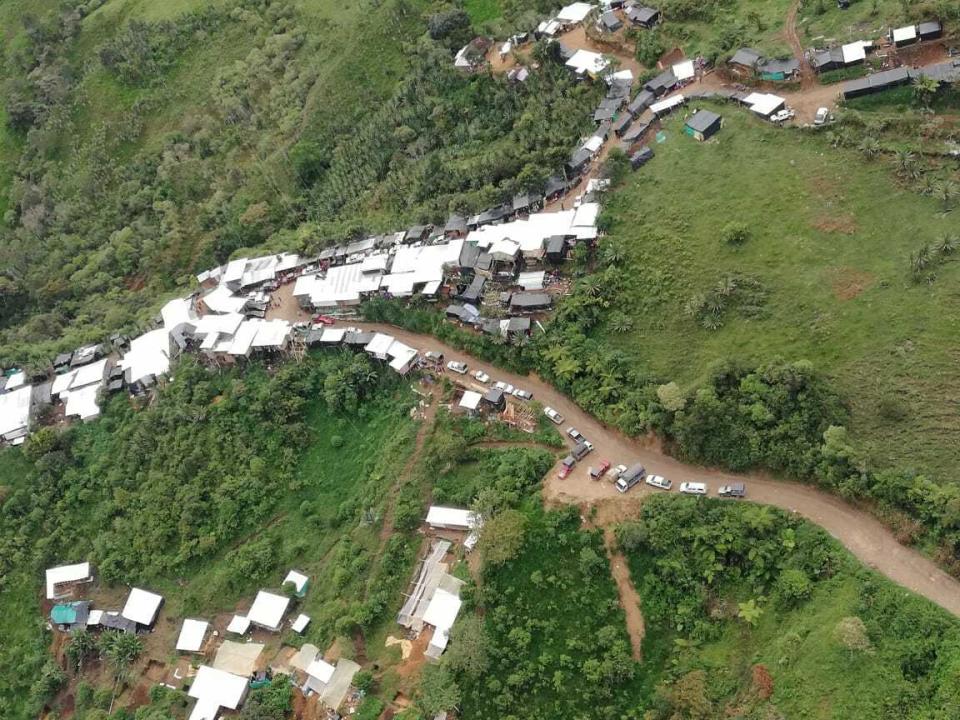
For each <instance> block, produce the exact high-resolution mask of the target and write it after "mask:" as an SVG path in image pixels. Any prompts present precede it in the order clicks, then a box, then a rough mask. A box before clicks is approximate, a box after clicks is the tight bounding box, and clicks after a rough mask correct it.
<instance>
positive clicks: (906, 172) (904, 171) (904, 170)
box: [895, 150, 920, 180]
mask: <svg viewBox="0 0 960 720" xmlns="http://www.w3.org/2000/svg"><path fill="white" fill-rule="evenodd" d="M895 160H896V164H897V175H899V176H900V177H901V178H903V179H910V180H916V179H917V178H918V177H920V166H919V165H918V164H917V156H916V155H914V154H913V153H912V152H911V151H910V150H897V152H896V155H895Z"/></svg>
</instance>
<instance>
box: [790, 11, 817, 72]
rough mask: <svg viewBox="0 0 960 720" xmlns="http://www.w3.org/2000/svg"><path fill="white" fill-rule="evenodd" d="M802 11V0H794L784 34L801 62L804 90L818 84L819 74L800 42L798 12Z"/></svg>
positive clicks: (794, 54)
mask: <svg viewBox="0 0 960 720" xmlns="http://www.w3.org/2000/svg"><path fill="white" fill-rule="evenodd" d="M799 11H800V0H793V2H792V3H791V4H790V9H789V10H788V11H787V21H786V23H785V24H784V27H783V36H784V38H785V39H786V41H787V43H789V45H790V48H791V49H792V50H793V56H794V57H795V58H796V59H797V62H799V63H800V87H801V88H803V89H804V90H810V89H812V88H814V87H816V85H817V75H816V73H815V72H814V71H813V68H812V67H810V63H809V62H808V61H807V55H806V53H804V51H803V43H801V42H800V34H799V33H798V32H797V13H798V12H799Z"/></svg>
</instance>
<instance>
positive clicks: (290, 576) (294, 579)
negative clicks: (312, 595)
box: [283, 570, 310, 593]
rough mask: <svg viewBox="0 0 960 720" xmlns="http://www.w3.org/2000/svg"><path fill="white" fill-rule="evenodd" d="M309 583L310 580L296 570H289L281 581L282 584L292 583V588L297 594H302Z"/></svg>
mask: <svg viewBox="0 0 960 720" xmlns="http://www.w3.org/2000/svg"><path fill="white" fill-rule="evenodd" d="M308 582H310V578H308V577H307V576H306V575H304V574H303V573H301V572H297V571H296V570H291V571H290V572H288V573H287V576H286V577H285V578H284V579H283V584H284V585H286V584H287V583H293V586H294V587H295V588H296V590H297V592H298V593H302V592H303V590H304V588H305V587H307V583H308Z"/></svg>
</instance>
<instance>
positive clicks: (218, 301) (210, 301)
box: [203, 285, 247, 313]
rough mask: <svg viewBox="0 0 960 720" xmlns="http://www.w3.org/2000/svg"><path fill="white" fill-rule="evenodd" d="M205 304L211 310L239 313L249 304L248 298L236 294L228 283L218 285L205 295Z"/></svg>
mask: <svg viewBox="0 0 960 720" xmlns="http://www.w3.org/2000/svg"><path fill="white" fill-rule="evenodd" d="M203 304H204V305H206V306H207V310H209V311H210V312H214V313H237V312H240V311H241V310H243V306H244V305H246V304H247V299H246V298H245V297H241V296H239V295H234V294H233V292H232V291H231V290H230V288H228V287H227V286H226V285H217V286H216V287H215V288H214V289H213V290H211V291H210V292H208V293H207V294H206V295H204V296H203Z"/></svg>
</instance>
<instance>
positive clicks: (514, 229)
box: [467, 209, 578, 254]
mask: <svg viewBox="0 0 960 720" xmlns="http://www.w3.org/2000/svg"><path fill="white" fill-rule="evenodd" d="M575 215H576V210H573V209H571V210H561V211H560V212H538V213H533V214H531V215H529V216H528V217H526V218H523V219H521V220H514V221H512V222H508V223H500V224H499V225H484V226H483V227H480V228H477V229H476V230H473V231H471V232H470V234H469V235H467V242H470V243H475V244H476V245H477V247H479V248H480V249H482V250H487V249H489V248H491V247H492V246H493V244H494V243H496V242H497V241H500V240H504V239H510V240H512V241H514V242H516V243H519V245H520V250H521V251H522V252H523V253H524V254H531V253H533V254H537V253H541V252H542V251H543V241H544V240H546V239H547V238H549V237H553V236H554V235H577V234H578V232H577V230H576V229H575V228H574V226H573V219H574V216H575Z"/></svg>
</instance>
